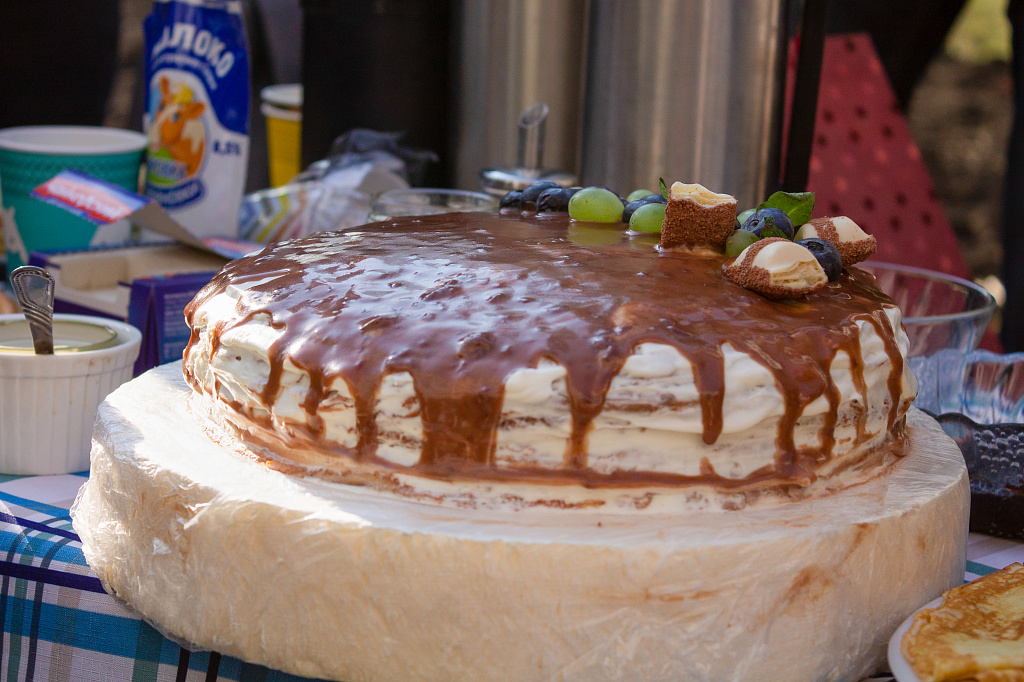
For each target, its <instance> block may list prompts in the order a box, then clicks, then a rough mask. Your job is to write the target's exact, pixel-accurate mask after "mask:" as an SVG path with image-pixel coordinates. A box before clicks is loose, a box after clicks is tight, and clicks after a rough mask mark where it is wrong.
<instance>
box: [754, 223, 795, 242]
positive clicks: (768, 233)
mask: <svg viewBox="0 0 1024 682" xmlns="http://www.w3.org/2000/svg"><path fill="white" fill-rule="evenodd" d="M768 237H782V238H783V239H789V237H787V236H786V233H785V232H783V231H782V230H780V229H779V228H777V227H775V226H774V225H772V226H771V227H766V228H764V229H762V230H761V239H768Z"/></svg>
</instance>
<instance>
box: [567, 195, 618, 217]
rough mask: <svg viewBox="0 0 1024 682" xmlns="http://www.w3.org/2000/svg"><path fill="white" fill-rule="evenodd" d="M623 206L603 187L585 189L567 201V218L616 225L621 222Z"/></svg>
mask: <svg viewBox="0 0 1024 682" xmlns="http://www.w3.org/2000/svg"><path fill="white" fill-rule="evenodd" d="M624 208H625V204H623V203H622V199H620V198H619V195H617V194H616V193H615V192H613V191H611V190H610V189H606V188H604V187H586V188H584V189H581V190H580V191H579V192H576V193H575V194H573V195H572V198H571V199H570V200H569V217H570V218H572V219H573V220H588V221H591V222H595V223H617V222H619V221H620V220H622V211H623V209H624Z"/></svg>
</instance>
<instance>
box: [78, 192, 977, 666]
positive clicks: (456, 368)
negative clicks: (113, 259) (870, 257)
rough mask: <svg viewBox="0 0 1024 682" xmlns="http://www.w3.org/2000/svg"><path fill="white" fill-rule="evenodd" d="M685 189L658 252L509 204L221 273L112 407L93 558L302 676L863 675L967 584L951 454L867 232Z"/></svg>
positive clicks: (119, 589) (99, 447) (148, 614)
mask: <svg viewBox="0 0 1024 682" xmlns="http://www.w3.org/2000/svg"><path fill="white" fill-rule="evenodd" d="M594 190H595V191H591V192H589V194H586V193H585V192H587V191H581V192H579V193H578V195H584V196H586V197H587V198H588V199H593V200H594V202H596V203H594V204H593V206H584V209H586V210H591V209H593V210H598V211H604V210H608V211H609V212H610V214H611V215H612V216H613V217H612V220H620V221H621V217H622V215H623V213H624V207H623V203H622V202H620V201H619V199H618V197H616V196H615V195H614V194H612V193H611V192H608V191H607V190H603V189H601V188H594ZM588 191H589V190H588ZM557 192H562V190H560V189H558V190H557ZM602 192H604V193H606V194H607V195H610V197H611V198H610V199H609V196H605V195H604V194H602ZM667 194H668V197H667V204H668V205H667V206H666V207H665V208H664V209H662V208H660V207H654V208H652V209H643V210H642V211H641V209H639V208H637V209H636V212H635V213H634V215H640V217H641V218H643V219H645V220H647V219H649V218H650V216H651V215H654V219H655V220H660V213H659V212H661V211H662V210H663V211H664V213H663V215H664V227H663V229H662V234H661V236H660V237H659V236H658V235H653V236H651V235H646V234H643V233H642V232H641V231H640V230H639V229H635V230H631V231H625V230H624V229H623V227H622V225H621V224H620V225H613V224H596V223H593V222H587V221H583V220H579V219H575V218H571V217H567V216H566V215H565V214H564V212H563V213H560V214H556V215H536V214H535V213H534V210H533V209H536V208H544V207H550V206H561V207H563V209H564V206H565V205H566V203H567V202H568V203H569V209H570V216H572V213H571V212H572V206H573V204H572V201H575V200H576V199H575V197H576V196H578V195H577V194H572V195H571V197H570V196H569V195H570V193H569V192H566V193H564V194H558V195H554V194H552V195H547V196H545V195H544V194H541V193H539V192H535V193H534V194H533V195H529V193H527V192H524V193H523V197H522V198H521V199H520V202H521V204H522V206H518V205H516V206H508V207H507V208H506V209H505V210H504V211H503V212H502V213H501V214H452V215H443V216H432V217H421V218H407V219H396V220H392V221H387V222H384V223H378V224H374V225H369V226H365V227H360V228H356V229H352V230H348V231H345V232H340V233H332V234H320V235H314V236H311V237H309V238H305V239H301V240H297V241H290V242H283V243H279V244H276V245H272V246H269V247H267V248H266V249H265V250H264V251H262V252H261V253H258V254H255V255H252V256H249V257H247V258H243V259H240V260H238V261H234V262H232V263H230V264H228V265H227V266H226V267H225V268H224V269H223V270H222V271H221V272H220V273H219V274H218V275H217V276H216V277H215V278H214V279H213V281H212V282H211V283H210V284H209V285H208V286H207V287H206V288H205V289H204V290H203V291H202V292H200V294H199V295H198V296H197V297H196V298H195V299H194V300H193V301H192V303H191V304H190V305H189V306H188V308H187V310H186V316H187V320H188V323H189V325H190V326H191V329H192V337H191V340H190V342H189V344H188V347H187V349H186V351H185V354H184V359H183V363H181V364H180V365H179V364H174V365H167V366H163V367H160V368H157V369H155V370H152V371H151V372H148V373H146V374H145V375H143V376H141V377H139V378H138V379H136V380H134V381H132V382H129V383H128V384H126V385H125V386H123V387H122V388H120V389H119V390H118V391H115V392H114V393H113V394H111V396H110V397H109V398H108V399H107V400H106V401H105V403H104V404H103V405H102V406H101V407H100V410H99V416H98V418H97V425H96V432H95V434H94V444H93V451H92V469H91V472H90V478H89V481H88V482H87V483H86V484H85V486H83V489H82V493H81V494H80V496H79V499H78V500H77V501H76V503H75V506H74V509H73V512H72V514H73V518H74V524H75V529H76V531H77V532H78V533H79V534H80V535H81V538H82V543H83V548H84V551H85V554H86V558H87V560H88V561H89V565H90V566H91V567H92V568H93V570H95V571H96V573H97V575H98V576H99V577H100V579H101V580H102V581H103V584H104V585H105V586H106V588H107V589H108V591H110V592H111V593H112V594H114V595H115V596H116V597H118V598H119V599H121V600H123V601H125V602H127V603H128V604H130V605H131V606H132V607H133V608H135V609H137V610H138V611H139V612H140V613H142V614H143V615H144V616H145V618H146V619H147V620H149V621H150V622H151V623H153V624H154V625H155V626H156V627H158V628H159V629H160V630H161V631H163V632H165V633H167V634H168V635H171V636H173V637H176V638H180V639H183V640H186V641H188V642H190V643H192V644H193V645H196V646H199V647H203V648H209V649H213V650H216V651H219V652H221V653H224V654H227V655H232V656H237V657H240V658H243V659H245V660H248V661H252V662H256V663H261V664H264V665H267V666H270V667H273V668H278V669H282V670H285V671H288V672H292V673H296V674H299V675H304V676H308V677H315V678H328V679H335V680H346V681H347V682H362V681H367V682H385V681H388V680H465V681H470V680H472V681H474V682H477V681H481V680H494V681H498V680H576V679H581V680H684V679H685V680H707V681H713V680H736V681H739V680H793V681H807V682H811V681H813V680H822V679H829V680H836V681H840V682H842V681H850V682H855V681H856V680H860V679H861V678H863V677H865V676H867V675H868V674H870V673H871V672H873V671H874V670H876V669H877V668H878V666H879V665H881V664H883V662H884V655H885V645H886V642H887V641H888V639H889V636H890V635H891V633H892V631H893V630H894V629H895V628H896V626H897V625H898V624H899V623H900V622H901V621H902V620H903V619H904V618H906V616H907V615H908V614H909V613H911V612H912V611H914V610H915V609H916V608H917V607H919V606H920V605H921V604H923V603H925V602H927V601H929V600H930V599H933V598H934V597H936V596H937V595H939V594H941V592H942V591H943V590H945V589H948V588H950V587H952V586H953V585H955V584H957V583H958V582H959V581H960V580H961V579H962V576H963V561H964V543H965V537H966V531H967V514H968V507H969V491H968V486H967V475H966V469H965V467H964V464H963V460H962V457H961V456H960V453H959V450H958V449H957V447H956V445H955V444H954V443H953V442H952V441H951V440H949V439H948V438H947V437H945V436H944V434H942V431H941V429H940V428H939V427H938V426H937V425H936V424H935V422H934V421H933V420H931V419H930V418H928V417H927V416H925V415H923V414H922V413H921V412H919V411H917V410H915V409H914V408H912V407H911V406H910V403H911V401H912V400H913V398H914V396H915V393H916V385H915V381H914V378H913V376H912V374H911V373H910V371H909V370H908V369H907V366H906V362H905V355H906V348H907V339H906V336H905V334H904V332H903V330H902V327H901V324H900V312H899V310H898V309H897V308H896V306H895V305H893V303H892V301H891V300H890V299H889V298H888V297H886V296H885V295H884V294H882V293H881V292H880V291H879V290H878V288H877V287H876V285H875V283H874V281H873V279H872V278H871V276H870V275H868V274H867V273H865V272H863V271H861V270H858V269H857V268H856V264H855V260H856V259H858V258H860V257H862V256H863V254H864V253H865V252H866V251H869V250H870V249H869V248H867V247H868V246H870V244H868V243H867V242H868V241H869V240H868V238H867V237H866V235H864V233H863V231H861V230H860V229H859V228H857V229H856V230H854V229H853V228H850V227H849V226H846V225H845V223H843V221H842V220H839V219H835V220H832V221H831V222H829V221H827V220H826V221H824V222H819V223H816V224H815V225H812V224H811V222H807V221H804V222H806V224H807V225H811V227H801V229H802V230H804V231H805V232H808V231H810V230H812V229H813V230H814V231H815V232H814V235H813V236H807V235H806V234H805V235H803V236H804V237H807V238H806V239H803V238H799V239H794V238H795V237H801V235H799V234H796V235H794V234H793V226H792V225H788V226H787V225H786V221H785V220H784V219H783V218H782V217H780V216H778V214H776V217H775V218H774V219H772V215H771V212H770V211H769V212H768V213H766V214H765V216H760V215H759V214H755V218H754V220H755V222H757V221H760V222H757V224H756V225H752V227H754V228H756V230H757V233H755V232H754V231H753V230H751V231H748V232H749V234H737V232H740V231H737V230H736V229H735V225H734V223H735V222H736V206H735V201H734V200H732V198H731V197H728V196H727V195H719V194H715V193H712V192H708V191H707V190H705V189H704V188H701V187H700V186H695V185H678V184H677V185H674V186H673V187H672V189H671V192H667ZM527 199H529V202H527ZM637 201H639V200H637ZM653 201H655V202H656V201H657V198H655V199H654V200H653ZM601 202H603V204H602V203H601ZM509 203H510V202H509ZM527 203H529V206H527ZM594 207H596V208H594ZM524 208H525V210H523V209H524ZM806 217H807V218H809V214H808V215H807V216H806ZM837 221H838V224H839V225H840V226H843V229H842V230H839V229H838V228H836V229H832V228H834V227H835V226H836V224H837ZM641 222H642V220H639V219H637V220H633V219H632V218H631V219H630V225H631V226H633V227H639V228H643V227H645V226H646V225H639V223H641ZM830 226H831V227H830ZM657 227H658V225H655V229H657ZM854 227H856V226H854ZM783 228H785V229H783ZM829 238H832V239H835V240H837V241H840V242H841V243H842V245H843V246H844V249H843V251H842V252H840V250H839V249H838V247H837V246H833V245H830V244H829V243H827V240H828V239H829ZM815 240H817V241H815ZM818 242H821V243H820V244H819V243H818ZM844 254H846V255H844Z"/></svg>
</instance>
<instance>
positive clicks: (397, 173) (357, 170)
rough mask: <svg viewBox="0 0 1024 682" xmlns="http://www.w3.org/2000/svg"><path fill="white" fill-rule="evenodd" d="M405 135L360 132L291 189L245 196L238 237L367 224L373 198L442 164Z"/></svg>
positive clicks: (276, 237)
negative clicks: (401, 140)
mask: <svg viewBox="0 0 1024 682" xmlns="http://www.w3.org/2000/svg"><path fill="white" fill-rule="evenodd" d="M400 137H401V136H400V135H398V134H395V133H381V132H377V131H373V130H361V129H357V130H350V131H349V132H347V133H345V134H344V135H342V136H340V137H339V138H338V139H337V140H335V142H334V145H333V146H332V148H331V152H330V154H329V155H328V157H327V158H326V159H323V160H321V161H318V162H316V163H314V164H312V165H311V166H310V167H309V168H307V169H306V170H305V171H303V172H302V173H300V174H299V175H297V176H296V177H295V178H294V179H292V181H291V182H289V183H288V184H287V185H284V186H283V187H276V188H271V189H265V190H260V191H259V192H253V193H252V194H248V195H246V196H245V197H243V199H242V206H241V207H240V209H239V213H238V236H239V238H241V239H245V240H248V241H253V242H259V243H262V244H269V243H271V242H277V241H281V240H283V239H294V238H296V237H303V236H305V235H307V234H312V233H314V232H322V231H328V230H342V229H345V228H349V227H355V226H357V225H363V224H365V223H366V221H367V219H368V216H369V213H370V201H371V200H372V199H373V197H375V196H376V195H378V194H380V193H382V192H386V191H388V190H392V189H405V188H407V187H409V186H410V184H416V183H417V181H419V180H420V179H421V178H422V175H423V172H424V167H425V165H426V164H427V163H430V162H436V161H437V155H436V154H433V153H432V152H426V151H422V150H416V149H409V148H407V147H403V146H401V145H399V144H398V141H399V138H400Z"/></svg>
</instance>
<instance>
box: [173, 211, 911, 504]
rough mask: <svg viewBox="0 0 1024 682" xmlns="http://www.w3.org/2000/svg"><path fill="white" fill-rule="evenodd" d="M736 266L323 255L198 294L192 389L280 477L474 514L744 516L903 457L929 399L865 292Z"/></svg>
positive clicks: (400, 243) (499, 222)
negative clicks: (917, 412) (727, 271)
mask: <svg viewBox="0 0 1024 682" xmlns="http://www.w3.org/2000/svg"><path fill="white" fill-rule="evenodd" d="M724 260H725V258H724V256H723V257H714V256H709V255H707V254H702V253H694V252H692V251H690V250H663V251H659V250H657V249H656V248H655V246H654V244H652V243H651V242H650V240H644V239H643V238H638V237H635V236H634V237H632V238H630V237H629V236H628V235H626V234H625V233H623V232H622V231H621V230H618V229H615V228H604V227H599V226H588V227H580V226H577V225H574V224H572V223H571V222H570V221H569V220H567V219H565V218H560V217H547V218H540V219H537V218H524V217H521V216H519V215H481V214H453V215H445V216H432V217H423V218H417V219H405V220H396V221H392V222H388V223H383V224H379V225H375V226H372V227H367V228H364V229H361V230H359V231H357V232H349V233H345V234H326V235H317V236H313V237H310V238H307V239H301V240H298V241H293V242H288V243H284V244H279V245H276V246H273V247H270V248H268V249H266V250H265V251H264V252H262V253H260V254H259V255H255V256H251V257H249V258H243V259H241V260H238V261H235V262H233V263H231V264H229V265H228V266H227V267H226V268H225V269H224V270H223V271H222V272H221V273H220V274H219V275H218V276H217V277H216V278H215V279H214V280H213V282H211V284H210V285H209V286H207V287H206V288H205V289H204V290H203V291H202V292H200V294H199V295H198V296H197V297H196V299H195V300H194V301H193V302H192V303H191V304H190V306H189V307H188V309H187V311H186V316H187V319H188V321H189V324H190V326H191V327H192V330H193V331H192V339H191V341H190V343H189V345H188V348H187V349H186V351H185V359H184V368H185V376H186V378H187V380H188V382H189V384H190V386H191V387H192V388H193V389H194V391H195V406H196V407H197V409H198V410H200V411H201V412H202V413H203V414H204V415H205V416H207V417H210V418H211V419H212V420H213V421H215V422H217V423H220V424H223V425H224V426H225V427H227V428H228V429H229V430H230V432H231V434H232V435H233V436H234V437H236V438H237V439H238V440H240V441H241V442H243V443H244V444H245V445H246V446H247V447H248V450H249V452H251V453H252V455H253V456H254V457H256V458H258V459H260V460H261V461H264V462H266V463H268V464H269V465H271V466H273V467H276V468H279V469H281V470H283V471H288V472H292V473H302V474H312V475H317V476H322V477H325V478H327V479H329V480H334V481H340V482H346V483H356V484H365V485H371V486H373V487H376V488H381V489H388V490H392V491H395V492H397V493H400V494H403V495H410V496H413V497H417V498H421V499H427V498H429V499H436V500H440V501H450V502H455V503H459V504H468V505H475V504H480V503H485V502H486V503H496V502H497V503H505V502H509V503H512V502H516V501H518V502H520V503H522V504H546V505H555V506H579V505H585V506H593V505H602V506H608V507H615V508H629V507H633V508H635V507H646V506H647V505H649V504H651V503H652V501H655V502H658V501H659V499H658V498H659V497H661V498H664V497H665V494H666V493H671V492H679V491H682V492H684V495H685V497H686V498H687V499H688V500H690V501H691V503H692V502H693V501H694V500H696V499H698V498H700V499H710V497H715V498H716V499H719V498H725V499H726V501H728V502H730V503H732V504H736V503H741V502H743V501H744V500H747V499H749V498H750V497H751V495H750V494H749V493H751V492H756V493H764V492H770V493H771V494H772V496H778V495H779V494H782V495H784V496H788V497H791V496H794V495H801V494H804V493H805V492H806V491H807V490H811V489H813V490H818V489H834V487H835V486H836V485H839V481H840V480H842V481H845V482H846V483H849V482H850V481H854V480H861V479H863V478H864V477H865V476H870V475H874V474H875V473H877V467H878V466H879V465H881V464H883V463H884V462H886V461H891V460H892V458H893V457H898V456H899V455H900V449H901V447H902V443H903V425H904V421H905V414H906V411H907V408H908V406H909V404H910V402H911V401H912V400H913V398H914V396H915V395H916V383H915V381H914V378H913V375H912V374H911V373H910V371H909V369H907V365H906V363H905V361H904V360H905V357H904V356H905V353H906V348H907V338H906V335H905V333H904V332H903V330H902V327H901V325H900V311H899V309H898V308H897V307H896V306H895V305H894V304H893V303H892V301H891V300H889V299H888V297H886V296H885V295H884V294H882V293H881V292H880V291H879V290H878V289H877V288H876V286H875V284H874V281H873V278H872V277H871V276H870V275H868V274H866V273H864V272H861V271H858V270H856V269H848V270H847V271H846V272H844V274H843V276H842V278H841V279H840V280H839V281H838V282H836V283H835V284H833V285H831V286H829V287H826V288H825V289H822V290H821V291H819V292H817V293H814V294H811V295H807V296H803V297H801V298H800V299H799V300H790V301H784V302H780V301H773V300H770V299H768V298H765V297H764V296H762V295H760V294H758V293H756V292H754V291H750V290H748V289H746V288H744V287H742V286H739V285H737V284H735V283H733V282H732V281H731V280H729V279H727V278H726V277H725V276H724V275H723V274H722V268H721V266H722V263H723V261H724ZM758 497H764V495H763V494H759V495H758ZM660 502H665V500H664V499H662V500H660Z"/></svg>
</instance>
